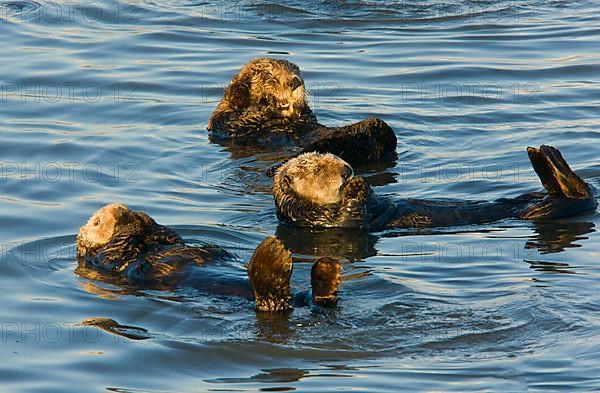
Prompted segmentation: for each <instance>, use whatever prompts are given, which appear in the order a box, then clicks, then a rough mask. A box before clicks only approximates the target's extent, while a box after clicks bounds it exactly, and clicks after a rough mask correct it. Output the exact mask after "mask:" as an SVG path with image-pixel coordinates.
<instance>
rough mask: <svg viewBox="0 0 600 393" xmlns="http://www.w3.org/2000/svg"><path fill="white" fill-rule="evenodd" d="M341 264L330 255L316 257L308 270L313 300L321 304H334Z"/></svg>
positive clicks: (339, 280) (336, 298) (339, 279)
mask: <svg viewBox="0 0 600 393" xmlns="http://www.w3.org/2000/svg"><path fill="white" fill-rule="evenodd" d="M341 272H342V266H341V265H340V263H339V262H338V261H337V260H335V259H333V258H330V257H322V258H319V259H317V261H316V262H315V263H314V264H313V266H312V269H311V271H310V280H311V286H312V299H313V302H314V303H316V304H319V305H322V306H327V305H335V304H336V303H337V300H338V296H337V294H338V287H339V285H340V283H341V281H342V279H341Z"/></svg>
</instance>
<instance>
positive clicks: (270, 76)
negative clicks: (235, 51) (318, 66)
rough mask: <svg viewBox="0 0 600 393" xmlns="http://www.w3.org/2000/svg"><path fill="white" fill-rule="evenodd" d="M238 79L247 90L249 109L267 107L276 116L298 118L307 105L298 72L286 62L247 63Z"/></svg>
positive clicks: (271, 60)
mask: <svg viewBox="0 0 600 393" xmlns="http://www.w3.org/2000/svg"><path fill="white" fill-rule="evenodd" d="M236 79H239V81H240V82H242V83H243V84H244V85H245V86H246V88H248V93H249V95H248V102H247V105H248V106H249V107H258V108H261V107H263V108H264V107H267V108H268V109H270V110H271V111H273V112H274V113H275V114H277V115H278V117H282V118H291V117H298V116H299V115H300V113H301V112H302V110H303V109H304V107H305V106H306V90H305V88H304V80H303V79H302V75H301V74H300V69H299V68H298V66H297V65H295V64H294V63H291V62H289V61H287V60H277V59H266V58H263V59H256V60H253V61H251V62H249V63H248V64H246V65H245V66H244V67H243V68H242V70H241V71H240V73H239V75H238V76H237V77H236V78H234V81H233V82H232V85H233V84H234V83H235V82H236Z"/></svg>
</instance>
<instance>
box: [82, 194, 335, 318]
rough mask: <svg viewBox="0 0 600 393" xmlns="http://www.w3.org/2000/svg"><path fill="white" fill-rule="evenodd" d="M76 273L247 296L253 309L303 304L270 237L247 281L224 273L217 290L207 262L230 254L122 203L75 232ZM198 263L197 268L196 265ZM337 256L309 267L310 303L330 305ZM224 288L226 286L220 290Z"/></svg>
mask: <svg viewBox="0 0 600 393" xmlns="http://www.w3.org/2000/svg"><path fill="white" fill-rule="evenodd" d="M77 256H78V261H79V267H78V273H79V274H80V275H81V276H83V277H85V278H91V279H101V280H105V281H109V282H111V283H115V284H117V285H132V286H135V287H142V288H152V289H170V288H174V287H177V286H180V285H187V286H193V287H194V288H198V289H203V290H215V291H217V292H218V293H221V294H236V295H240V296H244V297H248V298H253V299H254V301H255V304H256V309H257V310H258V311H286V310H290V309H291V308H292V304H297V305H303V304H305V303H302V299H306V298H307V296H306V294H296V295H295V296H294V295H293V294H292V291H291V287H290V277H291V274H292V255H291V253H290V251H288V250H287V249H286V248H285V247H284V246H283V244H282V243H281V242H280V241H279V240H277V238H275V237H269V238H267V239H265V240H263V241H262V242H261V243H260V244H259V245H258V247H257V248H256V250H255V251H254V254H253V255H252V257H251V258H250V262H249V264H248V273H247V274H248V277H249V279H250V280H249V282H248V280H237V279H235V277H233V275H232V277H231V279H230V278H229V277H228V278H226V280H225V281H223V280H221V282H220V283H217V284H218V285H220V286H221V287H220V288H217V287H216V286H217V284H215V282H214V281H211V280H210V279H209V277H210V272H209V271H207V270H206V269H207V268H208V267H209V266H208V265H207V264H208V263H209V262H211V261H213V260H219V259H220V260H227V259H234V258H235V257H234V256H233V255H232V254H230V253H229V252H228V251H226V250H225V249H223V248H221V247H218V246H215V245H206V246H190V245H186V244H185V242H184V241H183V239H182V238H181V237H180V236H179V235H178V234H177V233H176V232H175V231H173V230H172V229H170V228H168V227H166V226H163V225H160V224H158V223H157V222H156V221H154V220H153V219H152V218H151V217H150V216H149V215H147V214H146V213H143V212H136V211H132V210H131V209H129V208H128V207H127V206H125V205H122V204H116V203H113V204H109V205H106V206H104V207H102V208H101V209H99V210H98V211H97V212H96V213H94V214H93V215H92V217H90V219H89V220H88V222H87V223H86V224H85V225H84V226H82V227H81V229H80V230H79V234H78V235H77ZM199 267H202V268H200V269H199ZM340 276H341V266H340V264H339V262H337V260H334V259H332V258H328V257H324V258H319V259H317V260H316V261H315V263H314V264H313V268H312V271H311V284H312V296H311V298H312V302H313V303H315V304H318V305H330V304H334V303H335V302H336V301H337V291H338V286H339V284H340V282H341V278H340ZM223 286H225V287H226V288H223Z"/></svg>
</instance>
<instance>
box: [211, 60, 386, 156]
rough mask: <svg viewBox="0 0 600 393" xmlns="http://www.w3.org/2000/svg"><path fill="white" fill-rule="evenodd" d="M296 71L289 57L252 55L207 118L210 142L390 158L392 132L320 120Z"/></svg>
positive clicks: (379, 123)
mask: <svg viewBox="0 0 600 393" xmlns="http://www.w3.org/2000/svg"><path fill="white" fill-rule="evenodd" d="M306 95H307V92H306V89H305V86H304V80H303V79H302V74H301V73H300V69H299V68H298V66H297V65H295V64H294V63H291V62H289V61H287V60H278V59H270V58H260V59H255V60H252V61H250V62H249V63H247V64H246V65H245V66H244V67H243V68H242V69H241V70H240V72H239V73H238V74H237V75H235V76H234V77H233V79H232V80H231V83H230V84H229V86H228V87H227V88H226V89H225V92H224V94H223V98H222V99H221V102H220V103H219V105H218V106H217V108H216V109H215V111H214V112H213V114H212V115H211V117H210V120H209V121H208V126H207V129H208V131H209V135H210V139H211V141H213V142H228V143H230V144H237V145H243V146H249V145H250V146H251V145H254V146H267V147H277V148H278V149H281V148H289V149H290V150H291V151H292V152H298V151H300V152H302V151H318V152H328V153H333V154H337V155H338V156H340V157H341V158H343V159H344V160H346V161H348V162H350V163H352V164H358V163H363V162H373V161H377V160H383V159H385V158H388V157H391V158H393V156H394V154H395V151H396V134H395V133H394V130H392V128H391V127H390V126H388V125H387V124H386V123H385V122H384V121H383V120H380V119H376V118H370V119H367V120H363V121H360V122H358V123H355V124H351V125H348V126H344V127H326V126H324V125H321V124H319V123H318V121H317V118H316V116H315V115H314V113H313V111H312V110H311V108H310V106H309V104H308V102H307V99H306Z"/></svg>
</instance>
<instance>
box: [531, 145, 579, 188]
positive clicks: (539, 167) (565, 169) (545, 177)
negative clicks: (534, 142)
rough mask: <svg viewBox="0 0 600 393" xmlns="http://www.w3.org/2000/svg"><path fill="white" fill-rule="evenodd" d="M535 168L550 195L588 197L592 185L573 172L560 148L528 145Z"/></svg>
mask: <svg viewBox="0 0 600 393" xmlns="http://www.w3.org/2000/svg"><path fill="white" fill-rule="evenodd" d="M527 153H528V154H529V160H530V161H531V165H533V169H534V170H535V172H536V173H537V174H538V176H539V177H540V180H541V181H542V184H543V185H544V187H545V188H546V190H547V191H548V193H549V194H550V195H553V196H558V197H562V198H570V199H588V198H590V196H591V190H590V187H589V186H588V185H587V184H586V183H585V182H584V181H583V180H581V178H580V177H579V176H577V175H576V174H575V172H573V170H572V169H571V168H570V167H569V164H567V162H566V161H565V159H564V158H563V156H562V154H560V151H558V149H556V148H554V147H552V146H546V145H542V146H540V148H539V149H536V148H535V147H528V148H527Z"/></svg>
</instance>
